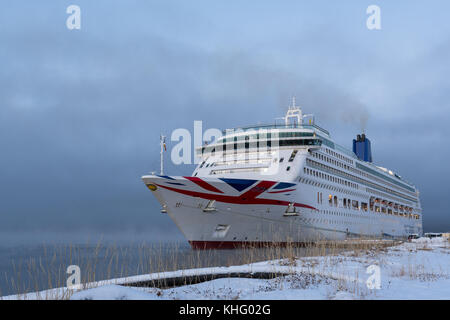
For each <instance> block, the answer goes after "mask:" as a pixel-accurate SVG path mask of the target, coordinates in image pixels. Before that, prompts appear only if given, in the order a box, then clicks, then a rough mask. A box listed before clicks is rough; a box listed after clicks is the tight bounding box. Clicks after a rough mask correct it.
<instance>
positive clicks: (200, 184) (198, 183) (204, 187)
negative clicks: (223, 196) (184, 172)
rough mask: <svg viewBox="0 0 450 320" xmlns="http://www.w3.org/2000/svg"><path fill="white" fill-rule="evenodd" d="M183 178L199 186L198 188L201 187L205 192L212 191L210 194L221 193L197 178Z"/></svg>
mask: <svg viewBox="0 0 450 320" xmlns="http://www.w3.org/2000/svg"><path fill="white" fill-rule="evenodd" d="M183 178H185V179H188V180H190V181H192V182H194V183H195V184H197V185H199V186H200V187H202V188H203V189H205V190H208V191H212V192H217V193H223V192H222V191H220V190H219V189H217V188H216V187H214V186H212V185H210V184H209V183H207V182H206V181H203V180H202V179H200V178H198V177H183Z"/></svg>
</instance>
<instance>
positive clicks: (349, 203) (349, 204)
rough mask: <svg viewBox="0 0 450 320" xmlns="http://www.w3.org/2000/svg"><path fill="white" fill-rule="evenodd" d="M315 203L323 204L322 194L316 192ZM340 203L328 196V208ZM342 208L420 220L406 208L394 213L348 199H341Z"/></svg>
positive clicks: (384, 208)
mask: <svg viewBox="0 0 450 320" xmlns="http://www.w3.org/2000/svg"><path fill="white" fill-rule="evenodd" d="M317 203H318V204H322V203H323V195H322V192H317ZM339 203H340V201H339V198H338V197H337V196H333V195H331V194H329V195H328V204H329V205H330V207H333V206H334V207H339V206H340V205H339ZM341 203H342V208H346V209H354V210H361V211H366V212H367V211H369V210H370V211H372V212H377V213H385V214H389V215H395V216H400V217H405V218H409V219H417V220H418V219H420V215H418V214H413V213H412V208H409V207H406V208H408V210H407V212H401V211H396V210H392V209H391V208H386V207H380V206H377V205H374V204H373V203H370V205H369V204H367V203H366V202H362V201H361V202H359V201H357V200H351V199H348V198H342V202H341Z"/></svg>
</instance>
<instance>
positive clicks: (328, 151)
mask: <svg viewBox="0 0 450 320" xmlns="http://www.w3.org/2000/svg"><path fill="white" fill-rule="evenodd" d="M325 152H326V153H328V154H329V155H331V156H333V157H336V158H338V159H341V160H343V161H345V162H347V163H349V164H353V160H351V159H349V158H347V157H345V156H343V155H342V154H340V153H337V152H334V151H333V150H330V149H325Z"/></svg>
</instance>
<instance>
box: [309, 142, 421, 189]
mask: <svg viewBox="0 0 450 320" xmlns="http://www.w3.org/2000/svg"><path fill="white" fill-rule="evenodd" d="M325 151H326V152H327V153H328V154H330V155H332V156H334V157H337V158H339V159H341V160H344V161H346V160H349V159H347V158H346V157H344V156H342V155H340V154H339V153H336V152H334V151H332V150H329V149H325ZM312 155H313V157H315V158H318V159H320V160H322V161H326V162H329V163H332V164H334V165H335V166H338V167H341V168H344V169H346V170H349V171H351V172H353V173H355V174H358V175H360V176H363V177H366V178H369V179H372V180H375V181H377V182H379V183H385V184H387V185H389V186H391V187H394V188H395V187H397V186H396V185H393V184H391V183H389V182H388V181H386V179H382V178H378V177H376V176H374V175H369V174H368V173H367V172H364V171H361V170H358V169H356V168H354V167H352V166H348V165H346V164H344V163H341V162H340V161H337V160H334V159H331V158H329V157H327V156H326V155H323V154H320V153H316V152H314V153H313V154H312ZM349 163H350V164H353V161H351V160H350V162H349ZM380 176H381V177H382V175H381V174H380ZM410 192H411V191H410ZM411 195H413V194H411Z"/></svg>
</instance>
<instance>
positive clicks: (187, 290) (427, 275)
mask: <svg viewBox="0 0 450 320" xmlns="http://www.w3.org/2000/svg"><path fill="white" fill-rule="evenodd" d="M378 271H379V273H378ZM264 273H265V274H272V275H273V276H274V277H270V278H271V279H260V278H249V277H245V278H243V277H235V276H231V275H233V274H234V275H236V274H247V275H248V274H250V275H251V274H254V275H257V274H264ZM204 275H216V276H217V277H220V278H217V279H214V280H210V281H204V282H201V283H196V284H189V285H182V286H178V287H175V288H167V289H159V288H155V287H131V286H126V285H130V284H136V283H145V282H148V283H151V282H152V281H157V280H161V279H168V278H182V277H195V276H198V277H201V276H204ZM227 275H229V276H227ZM378 275H379V276H378ZM377 281H378V282H379V283H378V282H377ZM368 282H369V283H368ZM377 287H379V289H378V288H377ZM85 288H86V289H84V290H72V289H68V288H57V289H50V290H45V291H40V292H36V293H28V294H23V295H10V296H4V297H1V298H0V299H4V300H16V299H31V300H35V299H74V300H77V299H89V300H95V299H100V300H115V299H121V300H124V299H129V300H142V299H144V300H167V299H169V300H170V299H181V300H196V299H226V300H229V299H248V300H257V299H268V300H271V299H298V300H302V299H450V242H449V241H448V239H445V238H434V239H428V238H420V239H417V240H412V241H411V242H405V243H402V244H400V245H397V246H393V247H388V248H381V249H380V248H377V249H372V250H352V251H347V252H344V253H341V254H337V255H330V256H319V257H303V258H298V259H281V260H272V261H264V262H258V263H252V264H246V265H240V266H230V267H211V268H200V269H188V270H178V271H173V272H160V273H152V274H147V275H139V276H133V277H125V278H118V279H111V280H104V281H97V282H93V283H89V284H88V285H87V286H85Z"/></svg>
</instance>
